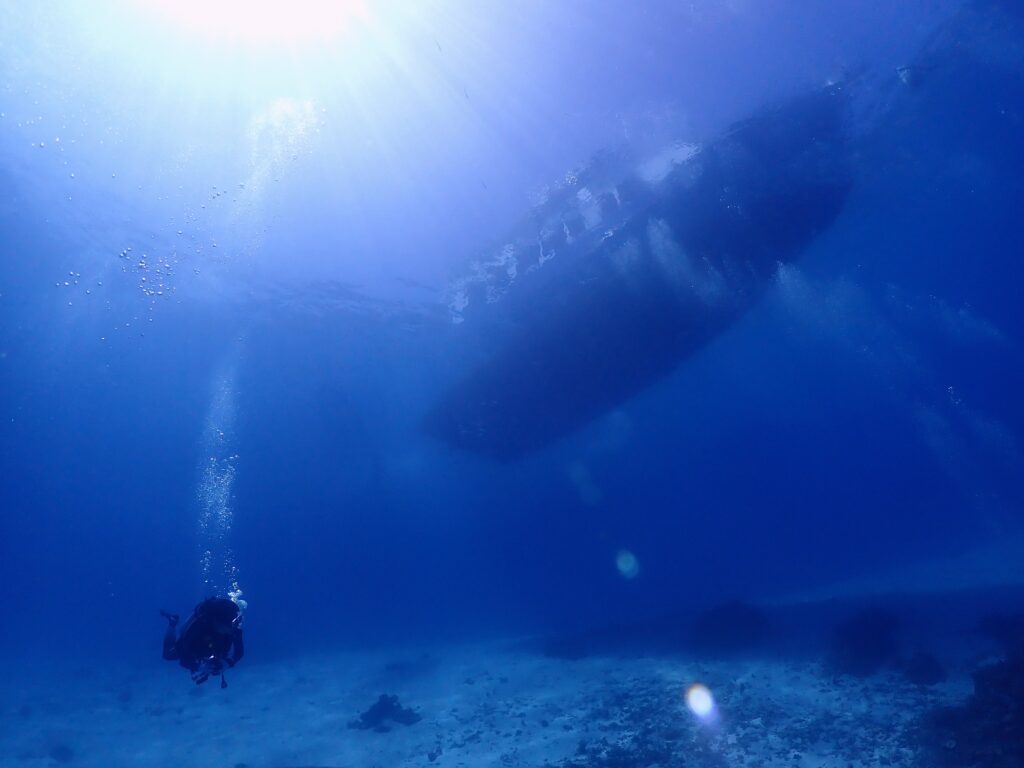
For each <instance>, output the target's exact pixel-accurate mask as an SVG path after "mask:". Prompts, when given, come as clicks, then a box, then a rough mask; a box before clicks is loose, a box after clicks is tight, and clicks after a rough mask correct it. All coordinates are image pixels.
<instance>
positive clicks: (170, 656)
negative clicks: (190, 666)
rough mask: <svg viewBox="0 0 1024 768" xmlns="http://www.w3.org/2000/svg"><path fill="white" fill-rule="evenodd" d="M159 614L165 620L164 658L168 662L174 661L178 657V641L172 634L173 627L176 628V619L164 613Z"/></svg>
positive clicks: (173, 633)
mask: <svg viewBox="0 0 1024 768" xmlns="http://www.w3.org/2000/svg"><path fill="white" fill-rule="evenodd" d="M160 614H161V615H162V616H164V617H166V619H167V631H166V632H164V658H165V659H167V660H168V661H174V660H175V659H177V658H178V657H179V654H178V640H177V638H176V637H175V632H174V629H175V627H177V626H178V617H177V616H175V615H174V614H168V613H165V612H164V611H160Z"/></svg>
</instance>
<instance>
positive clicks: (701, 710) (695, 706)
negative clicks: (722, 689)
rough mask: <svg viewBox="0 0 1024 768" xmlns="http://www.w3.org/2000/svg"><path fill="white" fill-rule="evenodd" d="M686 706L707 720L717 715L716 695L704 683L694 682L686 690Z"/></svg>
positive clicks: (701, 718)
mask: <svg viewBox="0 0 1024 768" xmlns="http://www.w3.org/2000/svg"><path fill="white" fill-rule="evenodd" d="M686 706H687V707H689V708H690V711H691V712H693V714H694V715H696V716H697V717H698V718H699V719H700V720H703V721H704V722H707V721H709V720H711V719H713V718H714V716H715V697H714V696H712V695H711V691H710V690H708V687H707V686H706V685H704V684H702V683H694V684H693V685H691V686H690V687H689V688H688V689H687V691H686Z"/></svg>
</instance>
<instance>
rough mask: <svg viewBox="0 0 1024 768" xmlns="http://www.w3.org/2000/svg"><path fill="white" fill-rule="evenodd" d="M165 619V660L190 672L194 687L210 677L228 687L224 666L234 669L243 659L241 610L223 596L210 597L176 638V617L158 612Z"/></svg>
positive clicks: (202, 603) (195, 611)
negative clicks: (176, 662) (217, 678)
mask: <svg viewBox="0 0 1024 768" xmlns="http://www.w3.org/2000/svg"><path fill="white" fill-rule="evenodd" d="M160 615H161V616H163V617H164V618H165V619H167V632H166V633H164V658H165V659H167V660H168V661H174V660H177V661H179V662H180V663H181V666H183V667H185V669H187V670H188V671H189V672H191V673H192V680H194V681H195V684H196V685H200V684H201V683H205V682H206V681H207V679H208V678H210V677H211V676H213V677H217V676H218V675H219V676H220V687H221V688H227V687H228V684H227V681H226V680H225V679H224V667H225V666H228V667H233V666H235V664H237V663H238V661H239V659H241V658H242V654H243V653H244V652H245V649H244V647H243V645H242V610H241V608H240V607H239V606H238V604H237V603H235V602H234V601H233V600H230V599H228V598H226V597H210V598H207V599H206V600H204V601H203V602H201V603H200V604H199V605H197V606H196V609H195V610H194V611H193V612H192V615H191V616H189V618H188V620H187V621H186V622H185V626H183V627H182V628H181V633H180V634H178V635H177V637H175V629H176V628H177V626H178V615H177V614H175V613H168V612H167V611H160Z"/></svg>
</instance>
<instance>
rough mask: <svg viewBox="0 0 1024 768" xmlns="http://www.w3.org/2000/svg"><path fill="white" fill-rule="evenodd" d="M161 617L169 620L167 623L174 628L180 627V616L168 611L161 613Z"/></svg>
mask: <svg viewBox="0 0 1024 768" xmlns="http://www.w3.org/2000/svg"><path fill="white" fill-rule="evenodd" d="M160 615H161V616H163V617H164V618H165V619H167V623H168V624H170V625H171V626H172V627H176V626H178V614H176V613H168V612H167V611H160Z"/></svg>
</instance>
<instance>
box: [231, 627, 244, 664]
mask: <svg viewBox="0 0 1024 768" xmlns="http://www.w3.org/2000/svg"><path fill="white" fill-rule="evenodd" d="M232 646H233V648H232V650H233V653H232V654H231V658H230V659H227V662H228V666H229V667H233V666H235V664H237V663H238V661H239V659H241V658H242V656H243V655H244V654H245V644H244V643H243V642H242V630H240V629H238V630H235V634H234V637H232Z"/></svg>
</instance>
